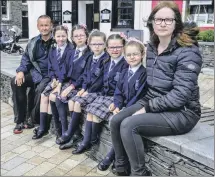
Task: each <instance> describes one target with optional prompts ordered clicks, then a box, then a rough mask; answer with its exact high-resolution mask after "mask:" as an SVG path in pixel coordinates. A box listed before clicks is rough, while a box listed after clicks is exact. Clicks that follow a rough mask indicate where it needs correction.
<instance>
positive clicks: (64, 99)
mask: <svg viewBox="0 0 215 177" xmlns="http://www.w3.org/2000/svg"><path fill="white" fill-rule="evenodd" d="M69 86H70V83H69V82H67V83H65V84H64V85H63V86H62V88H61V92H60V95H61V93H62V92H63V91H64V90H65V89H66V88H67V87H69ZM77 93H78V90H72V91H71V92H69V93H68V95H67V96H66V98H63V97H61V96H60V95H58V96H57V98H58V99H59V100H61V101H62V102H63V103H68V101H69V100H70V99H71V98H73V97H74V96H76V94H77Z"/></svg>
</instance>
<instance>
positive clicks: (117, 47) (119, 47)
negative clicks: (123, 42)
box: [108, 46, 123, 51]
mask: <svg viewBox="0 0 215 177" xmlns="http://www.w3.org/2000/svg"><path fill="white" fill-rule="evenodd" d="M122 48H123V46H114V47H108V49H109V50H111V51H113V50H121V49H122Z"/></svg>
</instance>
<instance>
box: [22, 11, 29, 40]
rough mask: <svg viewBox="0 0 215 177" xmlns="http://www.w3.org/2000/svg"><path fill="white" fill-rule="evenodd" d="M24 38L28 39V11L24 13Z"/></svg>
mask: <svg viewBox="0 0 215 177" xmlns="http://www.w3.org/2000/svg"><path fill="white" fill-rule="evenodd" d="M22 37H23V38H28V11H22Z"/></svg>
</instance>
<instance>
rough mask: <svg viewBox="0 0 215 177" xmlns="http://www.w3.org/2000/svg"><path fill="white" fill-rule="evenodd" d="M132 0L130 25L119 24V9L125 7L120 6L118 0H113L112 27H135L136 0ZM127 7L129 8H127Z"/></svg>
mask: <svg viewBox="0 0 215 177" xmlns="http://www.w3.org/2000/svg"><path fill="white" fill-rule="evenodd" d="M130 2H132V7H131V8H130V9H132V19H131V21H132V23H131V25H130V26H128V25H118V24H117V22H118V9H123V8H118V0H112V18H111V28H112V29H114V28H120V29H134V9H135V1H130ZM125 9H127V8H125Z"/></svg>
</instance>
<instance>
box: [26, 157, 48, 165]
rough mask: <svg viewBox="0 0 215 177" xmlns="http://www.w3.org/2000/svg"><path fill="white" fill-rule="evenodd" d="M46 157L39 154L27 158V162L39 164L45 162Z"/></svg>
mask: <svg viewBox="0 0 215 177" xmlns="http://www.w3.org/2000/svg"><path fill="white" fill-rule="evenodd" d="M45 161H46V159H45V158H42V157H40V156H34V157H33V158H31V159H29V160H28V161H27V163H30V164H33V165H40V164H41V163H43V162H45Z"/></svg>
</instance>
